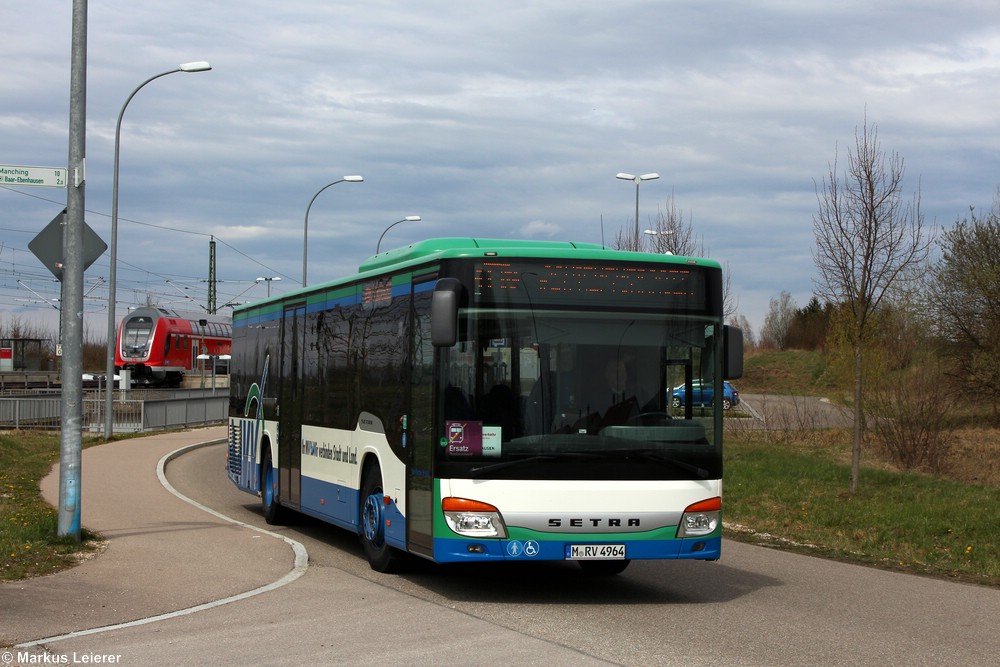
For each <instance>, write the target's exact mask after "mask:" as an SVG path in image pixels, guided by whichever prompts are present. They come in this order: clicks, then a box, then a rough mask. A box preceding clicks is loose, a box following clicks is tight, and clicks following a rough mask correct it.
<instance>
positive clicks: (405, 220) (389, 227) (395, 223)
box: [375, 215, 420, 255]
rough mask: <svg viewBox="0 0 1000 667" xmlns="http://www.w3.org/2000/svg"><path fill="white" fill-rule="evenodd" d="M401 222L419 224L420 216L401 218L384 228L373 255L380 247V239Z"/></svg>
mask: <svg viewBox="0 0 1000 667" xmlns="http://www.w3.org/2000/svg"><path fill="white" fill-rule="evenodd" d="M401 222H420V216H419V215H408V216H406V217H405V218H403V219H402V220H397V221H396V222H394V223H392V224H391V225H389V226H388V227H386V228H385V229H384V230H382V236H380V237H378V243H376V244H375V254H376V255H377V254H378V249H379V248H381V247H382V239H383V238H385V233H386V232H387V231H389V230H390V229H392V228H393V227H395V226H396V225H398V224H399V223H401Z"/></svg>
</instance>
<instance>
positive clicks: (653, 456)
mask: <svg viewBox="0 0 1000 667" xmlns="http://www.w3.org/2000/svg"><path fill="white" fill-rule="evenodd" d="M615 451H617V452H621V453H622V454H627V455H630V456H638V457H641V458H644V459H646V460H647V461H655V462H657V463H669V464H670V465H672V466H676V467H678V468H680V469H681V470H686V471H687V472H690V473H694V474H695V475H697V476H698V477H699V478H700V479H708V476H709V474H710V473H709V472H708V471H707V470H705V469H704V468H702V467H701V466H696V465H694V464H693V463H688V462H687V461H682V460H680V459H678V458H674V457H673V456H667V455H665V454H664V453H663V452H660V451H657V450H655V449H619V450H615Z"/></svg>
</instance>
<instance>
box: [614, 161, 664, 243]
mask: <svg viewBox="0 0 1000 667" xmlns="http://www.w3.org/2000/svg"><path fill="white" fill-rule="evenodd" d="M659 177H660V175H659V174H643V175H642V176H633V175H632V174H626V173H624V172H622V173H619V174H616V175H615V178H620V179H621V180H623V181H634V182H635V245H636V250H638V249H639V184H640V183H642V182H643V181H652V180H655V179H657V178H659Z"/></svg>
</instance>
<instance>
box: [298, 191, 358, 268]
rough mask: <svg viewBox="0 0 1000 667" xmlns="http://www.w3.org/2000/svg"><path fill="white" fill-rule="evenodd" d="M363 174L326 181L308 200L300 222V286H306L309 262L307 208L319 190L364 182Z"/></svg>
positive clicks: (318, 193) (310, 205)
mask: <svg viewBox="0 0 1000 667" xmlns="http://www.w3.org/2000/svg"><path fill="white" fill-rule="evenodd" d="M364 180H365V179H364V177H363V176H358V175H354V176H344V177H343V178H341V179H340V180H337V181H334V182H333V183H327V184H326V185H324V186H323V187H321V188H320V189H319V192H317V193H316V194H314V195H313V197H312V199H310V200H309V205H308V206H306V219H305V222H304V223H303V224H302V286H303V287H305V286H306V276H307V267H308V263H309V209H311V208H312V205H313V202H314V201H316V197H319V195H320V192H323V190H326V189H327V188H329V187H332V186H334V185H336V184H337V183H362V182H364Z"/></svg>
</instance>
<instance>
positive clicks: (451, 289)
mask: <svg viewBox="0 0 1000 667" xmlns="http://www.w3.org/2000/svg"><path fill="white" fill-rule="evenodd" d="M461 297H462V283H460V282H459V281H458V280H457V279H455V278H441V279H440V280H438V281H437V285H435V286H434V293H433V294H432V295H431V344H432V345H434V347H451V346H452V345H454V344H455V343H457V342H458V307H459V304H460V302H461Z"/></svg>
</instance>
